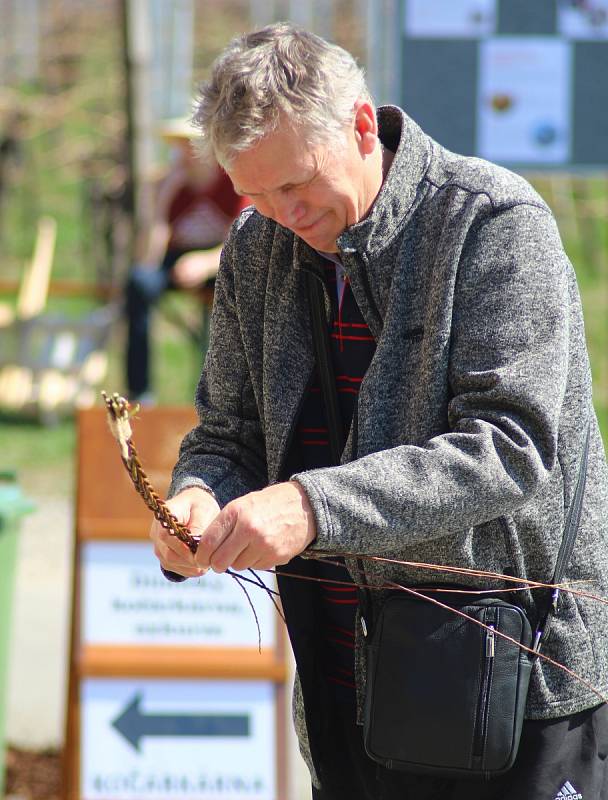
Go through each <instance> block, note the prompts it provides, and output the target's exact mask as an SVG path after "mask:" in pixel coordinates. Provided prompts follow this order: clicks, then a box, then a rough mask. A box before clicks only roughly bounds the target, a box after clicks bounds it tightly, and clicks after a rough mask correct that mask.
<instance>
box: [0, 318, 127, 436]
mask: <svg viewBox="0 0 608 800" xmlns="http://www.w3.org/2000/svg"><path fill="white" fill-rule="evenodd" d="M119 311H120V310H119V306H118V305H117V304H108V305H105V306H101V307H100V308H98V309H95V310H94V311H93V312H91V313H90V314H88V315H87V316H86V317H84V318H83V319H68V318H66V317H63V316H53V315H49V314H41V315H38V316H36V317H33V318H31V319H21V320H16V321H15V323H14V324H13V325H12V326H11V328H10V330H8V331H7V332H6V333H7V334H10V335H7V336H4V335H3V341H4V342H5V345H4V346H3V347H0V409H4V410H10V411H15V412H20V413H28V414H33V415H34V416H36V417H37V418H38V419H40V421H41V422H43V423H44V424H52V423H54V422H56V421H57V419H58V418H59V416H60V415H61V414H64V413H70V412H71V411H73V410H74V409H75V408H87V407H90V406H92V405H94V403H95V400H96V397H97V392H98V389H99V387H100V385H101V383H102V381H103V380H104V378H105V375H106V372H107V365H108V357H107V352H106V348H107V342H108V339H109V336H110V333H111V329H112V325H113V324H114V322H115V321H116V320H117V318H118V316H119Z"/></svg>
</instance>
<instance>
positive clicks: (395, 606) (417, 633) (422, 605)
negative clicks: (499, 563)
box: [364, 592, 531, 775]
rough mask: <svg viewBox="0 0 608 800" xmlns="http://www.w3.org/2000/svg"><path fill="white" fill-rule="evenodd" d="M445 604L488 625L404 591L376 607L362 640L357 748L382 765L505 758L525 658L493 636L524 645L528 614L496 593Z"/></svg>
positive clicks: (516, 720) (460, 768) (481, 767)
mask: <svg viewBox="0 0 608 800" xmlns="http://www.w3.org/2000/svg"><path fill="white" fill-rule="evenodd" d="M442 602H443V599H442ZM452 607H457V609H458V611H460V612H462V614H466V615H467V617H471V618H472V619H474V620H478V621H479V622H481V623H482V624H483V625H485V626H487V628H490V630H488V629H487V628H484V627H481V626H480V625H477V624H475V622H471V621H469V620H468V619H466V618H463V617H462V616H460V615H459V614H457V613H454V612H453V611H451V610H447V609H444V608H441V607H438V606H436V605H434V604H431V603H429V602H426V601H424V600H417V599H415V598H414V599H412V598H410V596H408V595H407V594H405V593H403V592H395V593H394V594H393V595H391V596H389V598H388V600H387V601H386V602H385V604H384V606H383V608H382V610H381V612H380V614H379V615H378V619H377V621H376V624H375V627H374V631H373V635H372V637H371V642H370V644H369V645H368V680H367V693H366V702H365V712H364V722H365V725H364V728H365V746H366V749H367V752H368V754H369V756H370V757H371V758H373V759H374V760H376V761H378V762H379V763H381V764H383V765H384V766H386V767H388V768H391V769H403V770H408V771H411V772H429V773H434V774H446V775H447V774H462V773H463V772H464V773H470V774H477V773H479V774H497V773H499V772H500V771H504V770H506V769H508V767H509V766H511V764H512V761H513V759H514V755H515V753H516V751H517V745H518V742H519V733H520V731H521V719H523V707H524V704H525V694H526V691H527V682H528V678H529V672H530V670H529V665H528V664H526V662H528V661H529V659H527V658H521V653H520V650H519V648H518V647H517V645H515V644H513V643H511V642H509V641H505V640H504V639H503V638H502V636H500V635H499V634H500V633H506V634H507V635H508V636H511V637H512V638H513V639H515V640H516V641H517V642H521V643H523V644H529V642H530V640H531V632H530V626H529V623H528V620H527V619H526V617H525V615H524V614H523V612H522V611H521V610H520V609H519V608H517V607H516V606H512V605H510V604H508V603H504V602H503V601H501V600H495V599H492V600H490V599H483V600H480V601H475V602H471V601H468V602H466V601H465V603H462V602H460V603H457V602H455V603H452ZM526 667H528V668H526ZM522 701H523V702H522Z"/></svg>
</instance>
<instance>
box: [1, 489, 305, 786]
mask: <svg viewBox="0 0 608 800" xmlns="http://www.w3.org/2000/svg"><path fill="white" fill-rule="evenodd" d="M31 499H33V500H34V502H35V503H36V504H37V510H36V511H35V512H34V513H32V514H30V515H28V516H26V517H24V518H23V520H22V523H21V526H20V534H19V554H18V560H17V572H16V581H15V584H16V585H15V595H14V601H13V620H12V637H11V654H10V662H9V677H8V686H7V690H8V691H7V695H8V709H7V743H8V744H10V745H13V746H15V747H18V748H24V749H27V750H42V749H45V748H61V747H62V745H63V741H64V713H65V704H66V694H67V680H68V663H69V626H70V603H71V589H72V558H73V555H72V553H73V510H72V501H71V499H69V498H60V497H54V496H48V495H44V496H41V497H32V498H31ZM287 727H288V730H289V731H291V724H290V723H289V724H288V726H287ZM288 752H289V763H290V797H289V800H305V798H309V797H310V789H309V786H310V784H309V780H308V773H307V771H306V768H305V766H304V764H303V762H302V759H301V758H300V756H299V753H298V752H297V746H296V744H295V737H293V735H292V736H291V738H290V743H289V748H288Z"/></svg>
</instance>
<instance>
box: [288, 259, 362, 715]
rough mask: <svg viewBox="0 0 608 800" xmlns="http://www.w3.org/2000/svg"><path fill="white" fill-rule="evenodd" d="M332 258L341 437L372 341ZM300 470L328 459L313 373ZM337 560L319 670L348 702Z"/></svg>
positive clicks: (350, 591)
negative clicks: (340, 283) (321, 667)
mask: <svg viewBox="0 0 608 800" xmlns="http://www.w3.org/2000/svg"><path fill="white" fill-rule="evenodd" d="M336 265H339V262H338V261H337V260H336V262H335V263H334V262H333V261H329V260H328V261H326V267H325V279H326V283H327V287H328V290H329V292H330V293H331V294H332V295H333V296H335V297H337V298H338V301H337V303H336V304H335V305H334V304H333V303H332V308H335V309H336V310H335V311H334V312H333V313H332V320H331V329H330V339H331V345H332V356H333V366H334V374H335V376H336V386H337V390H338V400H339V404H340V412H341V416H342V423H343V426H344V435H345V436H346V434H347V432H348V430H349V428H350V424H351V421H352V418H353V414H354V413H355V410H356V407H357V396H358V394H359V387H360V385H361V381H362V380H363V376H364V375H365V372H366V370H367V368H368V366H369V363H370V361H371V359H372V357H373V355H374V351H375V348H376V343H375V341H374V338H373V336H372V335H371V333H370V331H369V328H368V327H367V325H366V323H365V320H364V319H363V315H362V314H361V312H360V310H359V307H358V306H357V303H356V301H355V298H354V295H353V293H352V291H351V288H350V285H349V282H348V278H345V279H344V283H343V286H340V287H338V286H337V274H338V275H340V274H341V269H340V267H339V266H338V269H336ZM295 439H296V443H297V444H298V445H299V449H300V455H301V461H302V465H303V468H304V469H315V468H318V467H326V466H330V465H331V464H332V458H331V452H330V445H329V431H328V428H327V419H326V414H325V407H324V403H323V396H322V393H321V387H320V383H319V376H318V374H317V373H315V375H314V376H313V380H312V383H311V385H310V388H309V391H308V394H307V396H306V398H305V400H304V404H303V406H302V410H301V412H300V417H299V419H298V423H297V428H296V437H295ZM335 560H336V561H338V562H339V564H337V565H334V564H323V563H321V564H319V568H320V575H321V577H323V578H325V579H326V580H325V581H324V582H323V583H321V584H320V592H321V608H322V614H321V617H322V631H321V642H322V647H323V669H324V673H325V675H326V677H327V681H328V684H329V687H330V689H331V690H332V694H334V696H335V697H336V698H337V699H338V700H343V701H344V702H354V689H355V683H354V647H355V641H354V640H355V613H356V610H357V591H356V587H355V585H354V583H353V582H352V580H351V578H350V575H349V573H348V571H347V570H346V567H345V566H344V565H343V563H342V560H341V559H335Z"/></svg>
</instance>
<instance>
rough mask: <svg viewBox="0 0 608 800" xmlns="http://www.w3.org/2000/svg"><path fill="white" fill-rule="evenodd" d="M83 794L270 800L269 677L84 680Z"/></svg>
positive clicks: (94, 797)
mask: <svg viewBox="0 0 608 800" xmlns="http://www.w3.org/2000/svg"><path fill="white" fill-rule="evenodd" d="M80 713H81V719H80V727H81V744H80V792H81V793H80V797H81V800H148V798H154V800H167V798H172V799H173V800H182V798H184V799H185V798H187V800H218V799H219V798H222V800H235V799H236V798H245V797H246V798H249V800H276V791H277V781H276V772H277V758H276V747H277V735H276V727H275V725H276V700H275V690H274V686H273V684H272V683H270V682H267V681H213V680H196V681H175V680H131V679H109V678H108V679H106V678H104V679H97V678H90V679H87V680H84V681H83V682H82V684H81V690H80Z"/></svg>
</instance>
